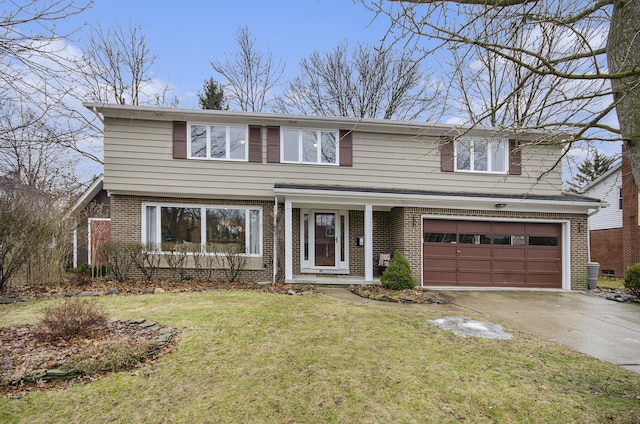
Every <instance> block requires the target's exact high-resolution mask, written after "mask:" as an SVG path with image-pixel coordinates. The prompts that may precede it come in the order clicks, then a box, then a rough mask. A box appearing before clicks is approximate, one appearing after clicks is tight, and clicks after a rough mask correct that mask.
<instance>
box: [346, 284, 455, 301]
mask: <svg viewBox="0 0 640 424" xmlns="http://www.w3.org/2000/svg"><path fill="white" fill-rule="evenodd" d="M349 290H350V291H351V292H352V293H354V294H357V295H358V296H361V297H364V298H367V299H371V300H377V301H380V302H395V303H437V304H444V303H449V301H448V300H445V299H444V298H442V297H441V296H440V294H439V293H438V292H435V291H432V290H426V289H422V288H420V287H416V288H414V289H407V290H389V289H386V288H384V287H382V286H380V285H377V284H367V285H357V286H356V285H352V286H349Z"/></svg>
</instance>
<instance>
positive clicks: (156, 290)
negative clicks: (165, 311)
mask: <svg viewBox="0 0 640 424" xmlns="http://www.w3.org/2000/svg"><path fill="white" fill-rule="evenodd" d="M153 293H154V294H160V293H164V289H161V288H160V287H156V288H155V289H153Z"/></svg>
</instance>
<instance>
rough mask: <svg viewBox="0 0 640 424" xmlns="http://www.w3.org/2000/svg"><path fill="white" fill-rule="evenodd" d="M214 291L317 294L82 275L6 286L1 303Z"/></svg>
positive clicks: (281, 287) (301, 289) (278, 287)
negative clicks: (52, 298) (121, 279)
mask: <svg viewBox="0 0 640 424" xmlns="http://www.w3.org/2000/svg"><path fill="white" fill-rule="evenodd" d="M213 290H254V291H260V292H268V293H279V294H310V293H314V292H315V290H314V288H313V286H308V285H296V284H284V283H279V284H256V283H247V282H235V283H226V282H203V281H195V280H184V281H181V282H180V281H173V280H154V281H151V282H147V281H143V280H140V281H127V282H118V281H112V280H108V279H94V280H90V279H88V278H82V276H78V275H70V277H69V278H66V279H65V281H64V282H63V283H58V284H49V283H40V284H32V285H24V286H11V287H7V288H6V289H5V290H4V291H3V292H0V299H4V300H5V301H4V302H3V301H0V303H13V302H26V301H30V300H37V299H46V298H49V297H70V296H77V295H80V296H102V295H124V294H128V295H140V294H148V293H153V292H154V291H155V292H156V293H158V292H165V293H182V292H202V291H213Z"/></svg>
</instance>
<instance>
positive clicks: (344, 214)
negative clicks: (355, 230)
mask: <svg viewBox="0 0 640 424" xmlns="http://www.w3.org/2000/svg"><path fill="white" fill-rule="evenodd" d="M300 223H301V226H300V236H301V237H300V254H301V255H300V256H301V257H300V265H301V266H300V267H301V270H302V272H310V273H311V272H317V271H319V270H320V271H331V270H339V271H341V272H342V271H347V270H348V269H349V243H348V240H349V213H348V211H338V210H309V209H303V210H301V213H300Z"/></svg>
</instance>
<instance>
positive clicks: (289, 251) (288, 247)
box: [284, 200, 293, 282]
mask: <svg viewBox="0 0 640 424" xmlns="http://www.w3.org/2000/svg"><path fill="white" fill-rule="evenodd" d="M292 217H293V214H292V208H291V201H290V200H285V202H284V281H285V282H291V281H293V223H292Z"/></svg>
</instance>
